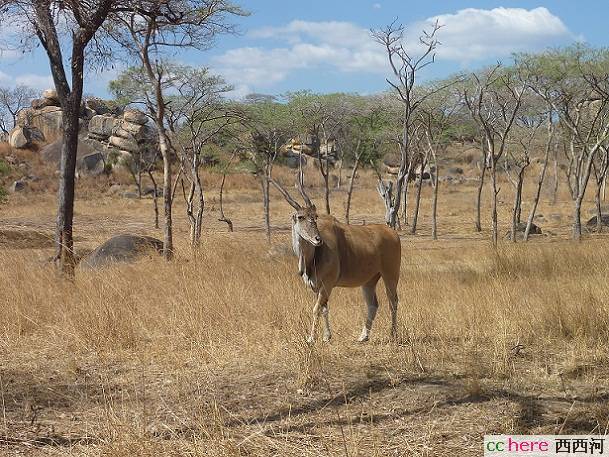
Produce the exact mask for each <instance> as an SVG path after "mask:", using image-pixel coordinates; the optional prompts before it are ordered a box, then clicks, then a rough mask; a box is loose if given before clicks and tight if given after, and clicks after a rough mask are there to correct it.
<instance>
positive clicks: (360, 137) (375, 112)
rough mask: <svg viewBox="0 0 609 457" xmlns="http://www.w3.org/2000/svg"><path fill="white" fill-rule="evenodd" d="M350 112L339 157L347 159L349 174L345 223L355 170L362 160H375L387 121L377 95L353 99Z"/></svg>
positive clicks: (371, 161) (377, 156) (349, 205)
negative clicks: (342, 149)
mask: <svg viewBox="0 0 609 457" xmlns="http://www.w3.org/2000/svg"><path fill="white" fill-rule="evenodd" d="M352 104H353V113H352V117H351V120H350V122H349V124H348V128H347V134H346V136H345V142H344V149H345V150H344V151H343V159H342V160H347V161H348V162H350V164H351V166H352V168H351V174H350V176H349V187H348V188H347V199H346V202H345V221H346V222H347V224H348V223H349V216H350V211H351V197H352V195H353V186H354V183H355V178H356V177H357V172H358V170H359V167H360V166H361V165H362V164H368V163H375V162H377V161H378V160H379V156H380V145H381V143H382V142H383V141H385V139H386V138H385V136H386V131H385V127H386V126H387V125H388V123H389V120H388V119H387V115H386V112H385V110H384V107H383V105H382V103H381V100H380V99H379V98H378V97H370V98H368V97H366V98H359V99H354V100H353V101H352Z"/></svg>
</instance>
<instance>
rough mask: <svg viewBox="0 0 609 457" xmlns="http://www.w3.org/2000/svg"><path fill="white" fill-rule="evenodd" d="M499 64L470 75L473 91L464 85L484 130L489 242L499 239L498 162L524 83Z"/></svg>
mask: <svg viewBox="0 0 609 457" xmlns="http://www.w3.org/2000/svg"><path fill="white" fill-rule="evenodd" d="M501 70H502V68H501V65H497V66H495V67H494V68H492V69H490V70H487V71H484V72H483V73H482V74H481V75H477V74H475V73H474V74H472V78H473V83H474V84H473V90H470V89H469V88H467V87H466V89H465V90H464V91H463V98H464V101H465V103H466V105H467V107H468V109H469V111H470V113H471V116H472V118H473V119H474V121H475V122H476V123H477V124H478V126H479V128H480V129H481V130H482V132H483V138H484V149H485V150H486V154H487V156H486V158H485V164H484V166H486V164H487V163H488V165H489V169H490V173H491V189H492V195H491V221H492V241H493V244H494V245H495V246H496V245H497V241H498V222H497V196H498V194H499V190H500V189H499V188H498V187H497V165H498V162H499V160H500V159H501V158H502V157H503V153H504V152H505V149H506V145H507V143H508V138H509V135H510V131H511V130H512V127H513V126H514V121H515V119H516V116H517V115H518V113H519V111H520V106H521V104H522V97H523V95H524V93H525V86H524V85H523V84H522V83H521V82H519V80H518V78H517V77H516V75H515V74H514V73H513V72H511V71H501Z"/></svg>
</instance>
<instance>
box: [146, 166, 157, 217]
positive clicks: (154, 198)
mask: <svg viewBox="0 0 609 457" xmlns="http://www.w3.org/2000/svg"><path fill="white" fill-rule="evenodd" d="M148 176H149V177H150V181H151V182H152V189H153V192H154V193H153V194H152V202H153V204H154V228H159V201H158V200H159V187H158V185H157V183H156V179H154V175H153V174H152V171H151V170H148Z"/></svg>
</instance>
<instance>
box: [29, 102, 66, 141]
mask: <svg viewBox="0 0 609 457" xmlns="http://www.w3.org/2000/svg"><path fill="white" fill-rule="evenodd" d="M27 117H28V121H29V122H28V125H29V126H30V127H36V128H37V129H38V130H40V131H41V132H42V134H43V135H44V137H45V138H46V139H47V140H48V141H53V140H55V139H57V138H59V137H61V136H62V135H63V120H62V111H61V108H59V107H57V106H45V107H44V108H42V109H38V110H30V112H29V113H27Z"/></svg>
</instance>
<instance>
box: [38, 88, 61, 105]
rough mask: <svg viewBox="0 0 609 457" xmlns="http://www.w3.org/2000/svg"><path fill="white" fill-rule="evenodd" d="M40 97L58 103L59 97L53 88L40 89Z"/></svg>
mask: <svg viewBox="0 0 609 457" xmlns="http://www.w3.org/2000/svg"><path fill="white" fill-rule="evenodd" d="M42 98H44V99H46V100H49V101H51V102H54V103H57V104H59V97H58V96H57V91H56V90H55V89H46V90H43V91H42Z"/></svg>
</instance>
